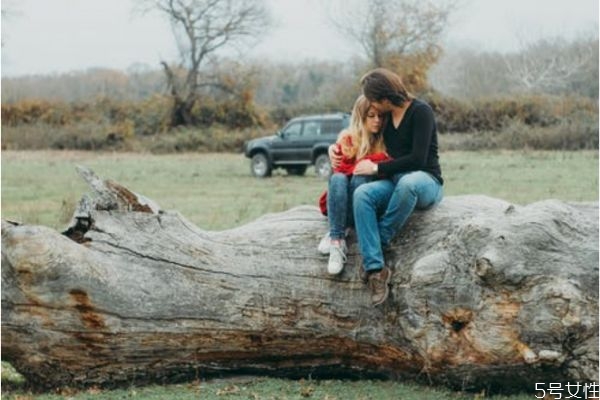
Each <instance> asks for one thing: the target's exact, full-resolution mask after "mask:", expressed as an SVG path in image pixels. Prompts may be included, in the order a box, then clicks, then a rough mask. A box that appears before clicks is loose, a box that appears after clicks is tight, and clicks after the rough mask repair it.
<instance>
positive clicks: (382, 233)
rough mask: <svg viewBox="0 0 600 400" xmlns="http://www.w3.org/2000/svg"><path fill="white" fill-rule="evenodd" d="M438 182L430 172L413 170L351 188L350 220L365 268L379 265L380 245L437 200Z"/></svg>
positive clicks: (437, 201) (373, 268)
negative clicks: (352, 217) (354, 226)
mask: <svg viewBox="0 0 600 400" xmlns="http://www.w3.org/2000/svg"><path fill="white" fill-rule="evenodd" d="M443 195H444V191H443V189H442V185H441V184H440V183H439V182H438V181H437V179H435V178H434V177H433V176H432V175H430V174H428V173H427V172H423V171H413V172H407V173H400V174H396V175H394V176H393V177H392V178H391V179H383V180H379V181H375V182H371V183H368V184H366V185H362V186H361V187H359V188H357V189H356V191H355V192H354V222H355V225H356V235H357V237H358V245H359V249H360V253H361V254H362V256H363V266H364V268H365V270H366V271H377V270H380V269H381V268H383V266H384V259H383V248H384V247H386V246H387V245H388V244H389V243H390V241H391V240H392V239H393V238H394V236H395V235H396V234H397V233H398V232H400V229H402V227H403V226H404V224H405V223H406V221H407V220H408V217H409V216H410V215H411V214H412V212H413V211H414V210H415V208H417V209H427V208H430V207H433V206H434V205H436V204H438V203H439V202H440V201H441V200H442V197H443Z"/></svg>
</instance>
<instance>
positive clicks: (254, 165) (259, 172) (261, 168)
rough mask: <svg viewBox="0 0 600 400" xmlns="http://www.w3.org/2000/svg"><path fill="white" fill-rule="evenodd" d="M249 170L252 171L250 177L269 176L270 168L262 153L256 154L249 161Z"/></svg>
mask: <svg viewBox="0 0 600 400" xmlns="http://www.w3.org/2000/svg"><path fill="white" fill-rule="evenodd" d="M250 170H251V171H252V175H254V176H256V177H257V178H265V177H267V176H271V171H272V168H271V164H270V163H269V159H268V158H267V156H266V155H265V154H264V153H256V154H255V155H253V156H252V160H251V161H250Z"/></svg>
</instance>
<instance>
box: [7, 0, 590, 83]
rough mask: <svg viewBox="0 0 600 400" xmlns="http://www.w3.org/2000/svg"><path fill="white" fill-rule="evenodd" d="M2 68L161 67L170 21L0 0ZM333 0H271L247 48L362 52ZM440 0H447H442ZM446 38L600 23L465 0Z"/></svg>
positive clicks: (542, 6)
mask: <svg viewBox="0 0 600 400" xmlns="http://www.w3.org/2000/svg"><path fill="white" fill-rule="evenodd" d="M1 1H2V8H3V9H6V10H8V11H9V13H10V14H9V16H8V17H7V18H4V17H3V18H2V41H3V43H4V45H3V47H2V76H17V75H28V74H48V73H62V72H68V71H73V70H82V69H86V68H91V67H107V68H116V69H123V70H124V69H126V68H127V67H129V66H131V65H132V64H135V63H142V64H147V65H148V66H149V67H150V68H153V69H154V68H156V69H158V68H159V62H160V60H163V59H166V60H169V61H172V60H176V58H177V52H176V48H175V41H174V39H173V36H172V33H171V30H170V27H169V25H168V22H167V21H166V20H164V19H162V18H161V17H160V16H159V15H157V14H147V15H144V16H142V15H140V14H139V13H134V12H133V7H134V1H135V0H1ZM327 1H331V0H321V1H319V0H267V2H268V4H269V6H270V8H271V10H272V15H273V18H274V20H275V21H276V23H277V25H276V26H275V27H274V28H273V29H272V30H271V32H270V33H269V34H268V35H267V36H265V37H264V38H263V40H262V42H261V43H259V44H258V45H257V46H256V47H255V48H254V49H252V50H250V51H249V53H248V54H247V55H248V56H252V57H257V58H261V57H266V58H270V59H273V60H285V61H293V60H298V61H303V60H305V59H312V60H332V59H337V60H343V59H345V58H348V57H349V56H351V55H353V54H360V53H359V52H360V50H359V48H358V46H353V45H352V43H350V42H349V41H347V40H345V39H344V38H342V37H340V36H339V34H338V33H337V32H336V31H335V30H334V29H333V28H332V27H331V26H330V24H329V23H328V21H327V18H326V16H325V14H326V13H325V7H324V6H323V4H324V3H326V2H327ZM439 1H443V0H439ZM462 2H463V5H462V7H461V8H460V10H459V11H458V12H457V13H455V14H454V16H453V21H452V24H451V26H450V27H449V29H448V30H447V35H446V38H445V42H446V43H447V44H452V45H458V46H473V47H478V48H481V49H485V50H499V51H508V50H511V49H515V47H516V46H518V44H519V40H532V39H535V38H539V37H542V36H564V37H573V36H575V35H578V34H583V33H585V32H590V31H596V32H597V31H598V0H462Z"/></svg>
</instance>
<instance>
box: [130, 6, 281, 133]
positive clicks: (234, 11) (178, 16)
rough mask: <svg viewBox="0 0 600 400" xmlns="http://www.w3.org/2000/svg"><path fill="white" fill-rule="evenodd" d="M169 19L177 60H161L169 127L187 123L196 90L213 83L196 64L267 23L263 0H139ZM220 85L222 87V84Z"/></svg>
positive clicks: (253, 35) (247, 38) (254, 34)
mask: <svg viewBox="0 0 600 400" xmlns="http://www.w3.org/2000/svg"><path fill="white" fill-rule="evenodd" d="M140 2H141V3H142V4H143V5H144V6H145V7H146V8H145V10H147V11H148V10H151V9H156V10H158V11H159V12H161V13H163V14H164V15H165V16H167V17H168V18H169V21H170V22H171V26H172V29H173V33H174V35H175V38H176V41H177V45H178V48H179V52H180V56H181V60H180V64H179V65H177V66H172V65H170V64H169V63H167V62H166V61H164V60H163V61H162V62H161V64H162V66H163V69H164V73H165V76H166V78H167V82H168V85H169V88H170V93H171V96H172V97H173V109H172V113H171V126H177V125H183V124H190V123H191V122H192V108H193V107H194V104H195V102H196V101H197V100H198V98H199V93H200V89H201V88H202V87H205V86H207V85H208V86H211V85H216V84H217V83H216V82H215V81H214V79H213V78H214V77H206V76H202V67H203V66H204V65H205V64H206V63H207V62H208V61H209V60H210V59H211V58H214V57H215V56H216V54H217V53H218V52H219V51H222V50H224V49H227V48H232V47H236V45H240V44H242V43H244V44H245V43H247V42H248V41H250V40H252V39H254V38H256V37H258V36H259V35H260V34H262V33H264V31H265V30H266V28H267V27H268V26H269V23H270V18H269V14H268V12H267V9H266V8H265V6H264V0H140ZM225 86H226V85H225Z"/></svg>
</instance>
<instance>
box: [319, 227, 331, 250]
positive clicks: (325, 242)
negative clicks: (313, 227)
mask: <svg viewBox="0 0 600 400" xmlns="http://www.w3.org/2000/svg"><path fill="white" fill-rule="evenodd" d="M329 247H331V236H329V232H327V233H326V234H325V236H323V239H321V241H320V242H319V247H317V250H318V251H319V253H321V254H323V255H324V256H326V255H327V254H329Z"/></svg>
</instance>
